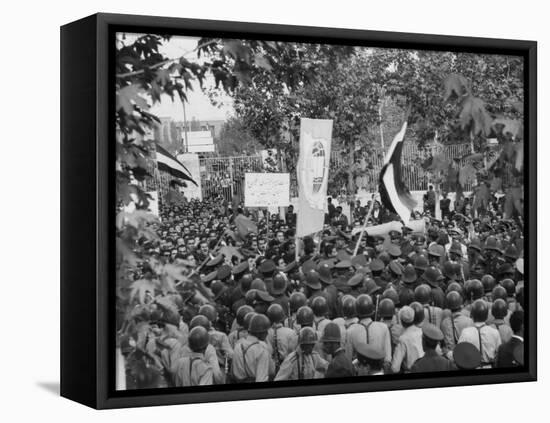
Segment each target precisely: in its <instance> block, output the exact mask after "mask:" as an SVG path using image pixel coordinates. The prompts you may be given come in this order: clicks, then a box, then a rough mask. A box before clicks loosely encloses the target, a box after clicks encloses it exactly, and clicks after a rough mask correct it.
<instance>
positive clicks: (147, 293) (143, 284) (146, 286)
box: [130, 279, 155, 304]
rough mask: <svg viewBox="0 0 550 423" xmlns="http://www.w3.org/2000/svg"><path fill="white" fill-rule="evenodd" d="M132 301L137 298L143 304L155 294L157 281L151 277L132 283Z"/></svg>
mask: <svg viewBox="0 0 550 423" xmlns="http://www.w3.org/2000/svg"><path fill="white" fill-rule="evenodd" d="M130 289H131V291H130V301H133V300H135V299H137V300H138V301H139V302H140V303H141V304H145V303H146V302H149V301H146V300H150V298H151V297H154V296H155V283H154V282H153V281H152V280H150V279H139V280H137V281H134V282H133V283H132V284H131V285H130Z"/></svg>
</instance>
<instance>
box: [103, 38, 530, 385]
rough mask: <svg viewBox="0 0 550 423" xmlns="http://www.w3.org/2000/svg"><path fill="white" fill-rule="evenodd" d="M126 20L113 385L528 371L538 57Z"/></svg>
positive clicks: (118, 120)
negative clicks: (179, 28) (530, 186)
mask: <svg viewBox="0 0 550 423" xmlns="http://www.w3.org/2000/svg"><path fill="white" fill-rule="evenodd" d="M115 38H116V46H114V49H115V53H114V54H115V60H114V64H113V67H114V70H113V74H112V77H113V78H114V81H112V83H113V84H114V87H115V90H114V92H113V93H112V95H113V96H116V101H115V104H116V106H115V108H114V113H115V117H114V119H113V120H114V124H115V126H116V128H115V131H114V132H115V135H116V155H115V156H116V163H115V165H114V166H115V172H116V181H115V182H116V204H112V205H111V206H112V207H115V208H116V210H115V213H116V229H115V231H114V232H115V233H114V235H113V236H115V237H116V293H115V295H116V298H115V301H114V302H113V306H114V307H116V310H115V311H114V314H115V316H116V317H115V320H116V324H115V328H114V329H115V333H111V334H109V336H112V337H114V338H115V339H116V342H114V343H113V346H114V349H113V350H112V351H110V354H112V355H113V356H114V362H115V363H116V374H115V375H113V377H115V378H116V380H115V381H114V384H115V387H116V390H117V391H126V390H140V389H159V390H161V389H163V388H189V387H198V386H205V385H236V384H243V385H244V384H248V385H249V384H262V383H265V382H274V383H277V382H286V381H297V382H298V383H301V381H302V382H304V383H305V381H310V380H323V379H325V380H328V381H330V380H334V378H338V380H339V381H342V380H349V381H350V382H351V381H353V380H354V379H353V378H361V380H364V381H368V380H373V379H375V380H378V379H380V380H383V379H384V378H387V377H388V376H389V375H393V376H392V377H393V378H395V375H398V376H399V377H402V378H407V377H409V376H410V374H417V375H418V374H422V375H424V374H430V375H431V376H434V373H436V372H438V373H437V374H441V377H442V378H447V377H452V376H453V375H456V374H459V373H461V372H463V373H465V374H472V372H479V373H482V372H487V373H490V372H492V371H494V369H499V370H512V371H513V370H514V369H518V368H523V367H524V365H525V360H524V355H526V354H527V352H526V351H525V348H524V330H527V327H526V325H527V323H528V322H527V321H526V318H525V315H526V314H527V313H528V311H529V310H528V307H529V304H528V302H526V301H525V290H527V289H529V287H528V283H529V281H528V280H527V278H526V277H524V275H525V272H526V269H525V268H524V262H525V261H526V260H527V259H528V256H527V251H526V250H527V248H526V247H525V245H526V243H527V242H528V241H529V234H528V233H527V230H526V227H527V226H526V219H527V218H526V214H527V213H526V208H527V206H526V205H524V191H525V186H524V172H526V169H525V167H524V163H525V159H524V143H527V142H528V138H527V137H526V135H525V127H524V123H525V119H526V116H525V114H524V106H525V101H526V100H525V92H524V87H525V81H526V79H525V78H526V75H525V71H526V69H525V63H524V57H522V56H514V55H507V54H493V53H491V54H485V53H477V52H467V51H444V50H422V49H399V48H393V47H376V46H375V47H370V46H368V45H350V44H345V45H344V44H342V45H338V44H328V43H327V44H324V43H313V42H305V41H302V40H298V41H292V40H289V39H284V40H282V41H281V40H277V39H234V38H212V37H210V36H195V35H194V36H181V35H170V34H164V33H133V32H117V33H116V37H115ZM439 372H441V373H439ZM437 374H435V376H437ZM343 378H344V379H343ZM345 378H349V379H345ZM318 383H323V382H318Z"/></svg>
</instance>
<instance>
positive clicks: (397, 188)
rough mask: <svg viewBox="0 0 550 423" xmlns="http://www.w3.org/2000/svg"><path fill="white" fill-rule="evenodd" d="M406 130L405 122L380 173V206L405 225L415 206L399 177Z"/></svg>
mask: <svg viewBox="0 0 550 423" xmlns="http://www.w3.org/2000/svg"><path fill="white" fill-rule="evenodd" d="M406 130H407V121H405V122H404V123H403V127H402V128H401V130H400V131H399V132H398V133H397V134H396V135H395V138H394V139H393V141H392V143H391V145H390V148H389V150H388V153H387V154H386V159H385V160H384V166H383V167H382V170H381V171H380V184H379V185H380V186H379V191H380V198H381V199H382V204H383V205H384V207H386V208H387V209H388V210H389V211H391V212H393V213H396V214H398V215H399V217H401V219H402V220H403V222H405V223H407V222H408V221H409V220H410V218H411V211H412V210H413V209H414V207H415V206H416V201H415V199H414V198H413V197H412V195H411V193H410V191H409V189H408V188H407V187H406V186H405V184H404V183H403V180H402V177H401V152H402V150H403V139H404V137H405V131H406Z"/></svg>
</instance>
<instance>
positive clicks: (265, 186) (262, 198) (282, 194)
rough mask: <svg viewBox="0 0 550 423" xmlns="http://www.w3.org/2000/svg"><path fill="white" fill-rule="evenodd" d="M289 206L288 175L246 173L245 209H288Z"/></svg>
mask: <svg viewBox="0 0 550 423" xmlns="http://www.w3.org/2000/svg"><path fill="white" fill-rule="evenodd" d="M289 204H290V175H289V174H288V173H245V177H244V205H245V207H286V206H288V205H289Z"/></svg>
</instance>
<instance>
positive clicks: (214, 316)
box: [199, 304, 218, 323]
mask: <svg viewBox="0 0 550 423" xmlns="http://www.w3.org/2000/svg"><path fill="white" fill-rule="evenodd" d="M199 314H200V315H202V316H205V317H206V318H207V319H208V320H210V322H212V323H214V322H215V321H216V320H218V312H217V310H216V308H215V307H214V306H213V305H211V304H204V305H202V306H201V307H200V308H199Z"/></svg>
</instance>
